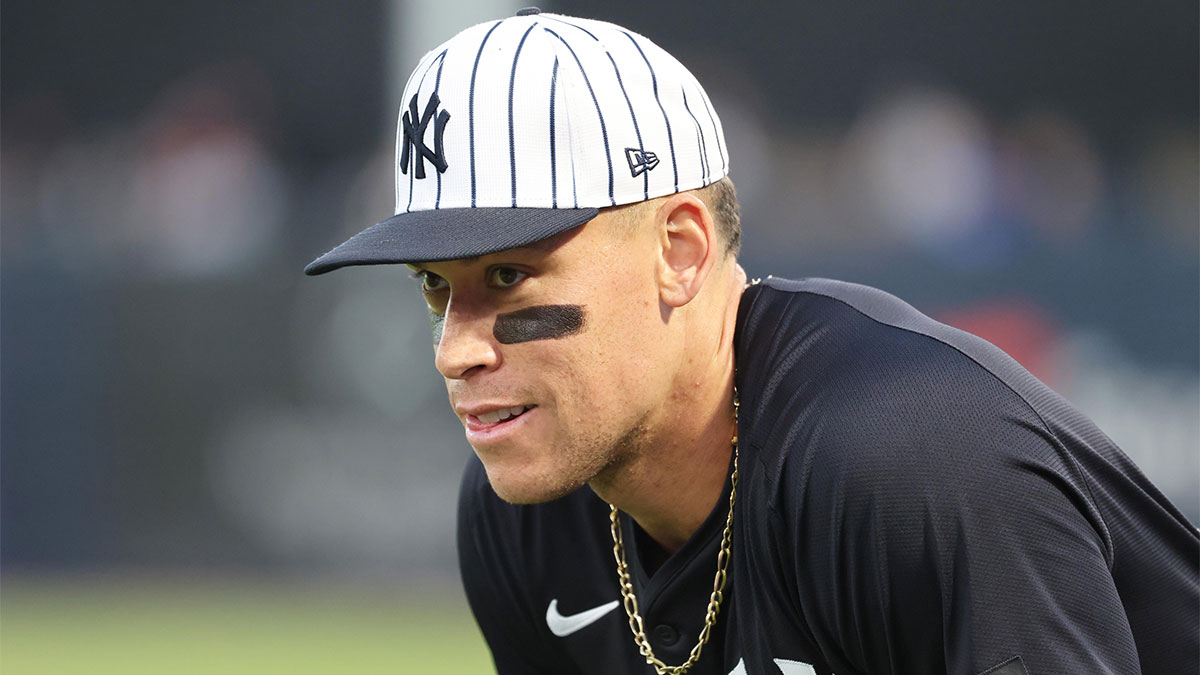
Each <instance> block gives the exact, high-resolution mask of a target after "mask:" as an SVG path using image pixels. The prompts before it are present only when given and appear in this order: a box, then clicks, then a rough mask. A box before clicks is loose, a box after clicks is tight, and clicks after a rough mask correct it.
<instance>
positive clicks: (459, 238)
mask: <svg viewBox="0 0 1200 675" xmlns="http://www.w3.org/2000/svg"><path fill="white" fill-rule="evenodd" d="M599 212H600V210H599V209H596V208H587V209H531V208H466V209H434V210H430V211H414V212H412V213H401V214H398V215H395V216H392V217H391V218H388V219H387V220H384V221H382V222H379V223H376V224H375V225H372V226H371V227H368V228H367V229H365V230H363V231H362V232H359V233H358V234H356V235H354V236H353V237H350V238H349V239H347V240H346V241H344V242H342V243H341V244H340V245H339V246H338V247H337V248H335V249H333V250H332V251H330V252H329V253H326V254H325V255H323V256H321V257H320V258H317V259H316V260H314V261H312V262H311V263H309V264H308V266H307V267H305V268H304V273H305V274H308V275H310V276H312V275H317V274H324V273H325V272H329V271H332V270H336V269H337V268H339V267H348V266H350V265H389V264H395V263H410V262H433V261H436V260H457V259H459V258H474V257H476V256H481V255H487V254H489V253H496V252H497V251H504V250H507V249H510V248H517V247H518V246H525V245H527V244H532V243H533V242H535V241H540V240H542V239H545V238H547V237H552V236H554V235H556V234H558V233H560V232H565V231H567V230H569V229H571V228H573V227H579V226H580V225H583V224H584V223H586V222H588V221H589V220H591V219H592V218H595V217H596V214H597V213H599Z"/></svg>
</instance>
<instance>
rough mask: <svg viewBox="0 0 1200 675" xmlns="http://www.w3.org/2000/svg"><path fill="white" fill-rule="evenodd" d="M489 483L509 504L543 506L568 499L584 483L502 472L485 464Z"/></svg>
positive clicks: (515, 471)
mask: <svg viewBox="0 0 1200 675" xmlns="http://www.w3.org/2000/svg"><path fill="white" fill-rule="evenodd" d="M483 466H484V469H485V470H486V471H487V476H488V482H489V483H491V484H492V490H494V491H495V492H496V495H497V496H498V497H500V499H503V500H504V501H506V502H508V503H509V504H541V503H544V502H550V501H554V500H555V499H560V498H562V497H566V496H567V495H569V494H571V493H572V492H574V491H576V490H578V489H579V488H581V487H583V481H573V482H572V481H565V480H562V479H561V478H559V479H558V480H555V479H554V478H552V477H545V476H538V475H531V474H529V473H525V472H522V471H520V470H519V469H518V470H500V469H496V468H494V467H492V466H489V465H488V464H487V462H484V465H483Z"/></svg>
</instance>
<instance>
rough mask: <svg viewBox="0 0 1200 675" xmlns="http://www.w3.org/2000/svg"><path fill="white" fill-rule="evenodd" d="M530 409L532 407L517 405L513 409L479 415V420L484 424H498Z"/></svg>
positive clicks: (502, 409)
mask: <svg viewBox="0 0 1200 675" xmlns="http://www.w3.org/2000/svg"><path fill="white" fill-rule="evenodd" d="M530 407H532V406H523V405H516V406H513V407H511V408H501V409H499V410H493V411H492V412H490V413H484V414H482V415H479V416H478V419H479V421H480V422H483V423H484V424H495V423H496V422H499V421H501V420H506V419H509V418H512V417H516V416H517V415H520V414H521V413H523V412H525V411H526V410H528V409H529V408H530Z"/></svg>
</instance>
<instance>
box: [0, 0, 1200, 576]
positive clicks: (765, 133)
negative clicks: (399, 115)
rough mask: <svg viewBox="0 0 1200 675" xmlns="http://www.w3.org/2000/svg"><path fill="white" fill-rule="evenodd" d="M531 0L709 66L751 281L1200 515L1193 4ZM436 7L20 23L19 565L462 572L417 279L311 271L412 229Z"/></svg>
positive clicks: (13, 68)
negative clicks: (850, 294) (1147, 479)
mask: <svg viewBox="0 0 1200 675" xmlns="http://www.w3.org/2000/svg"><path fill="white" fill-rule="evenodd" d="M543 8H544V9H547V10H550V9H555V10H559V11H564V12H568V13H576V14H582V15H587V16H592V17H596V18H604V19H610V20H614V21H617V22H620V23H623V24H625V25H627V26H629V27H630V28H633V29H634V30H637V31H638V32H641V33H644V34H646V35H648V36H650V37H651V38H652V39H654V40H655V41H656V42H658V43H659V44H661V45H662V46H664V47H665V48H667V49H668V50H669V51H672V52H673V53H675V54H676V55H677V56H679V57H680V58H681V60H683V61H684V62H685V63H686V64H687V65H688V66H689V67H691V68H692V69H693V70H694V71H695V72H696V73H697V75H698V76H699V77H700V79H701V81H702V82H704V83H705V84H706V86H707V88H708V90H709V93H710V94H711V96H712V98H713V99H714V103H715V105H716V107H717V110H718V111H719V112H720V114H721V117H722V120H723V122H724V126H725V129H726V134H727V136H728V140H729V145H730V147H731V152H732V167H733V168H732V176H733V178H734V180H735V182H736V183H737V185H738V188H739V192H740V194H741V198H742V202H743V216H744V220H745V228H746V235H745V249H744V256H743V262H744V264H745V266H746V267H747V270H748V271H749V272H750V273H751V275H752V276H765V275H766V274H775V275H778V276H831V277H837V278H843V279H847V280H850V281H858V282H862V283H868V284H872V285H876V286H879V287H881V288H884V289H885V290H888V291H891V292H893V293H896V294H898V295H900V296H902V297H904V298H905V299H907V300H908V301H910V302H911V303H912V304H914V305H916V306H917V307H918V308H919V309H921V310H923V311H926V312H927V313H930V314H932V315H934V316H935V317H937V318H939V319H941V320H944V321H947V322H949V323H951V324H954V325H957V326H959V327H962V328H965V329H967V330H971V331H973V332H976V333H978V334H980V335H983V336H984V337H986V338H987V339H989V340H991V341H993V342H995V343H996V344H998V345H1000V346H1001V347H1002V348H1004V349H1006V350H1007V351H1009V352H1010V353H1012V354H1013V355H1014V356H1015V357H1016V358H1017V359H1018V360H1020V361H1021V362H1022V363H1024V364H1025V365H1026V366H1027V367H1029V368H1030V369H1031V370H1033V371H1034V373H1035V374H1037V375H1038V376H1039V377H1041V378H1042V379H1044V380H1046V381H1047V382H1049V383H1050V384H1051V385H1052V386H1053V387H1055V388H1056V389H1058V390H1059V391H1061V392H1062V393H1064V394H1065V395H1066V396H1067V397H1068V398H1069V399H1071V400H1072V401H1074V402H1075V403H1076V404H1077V405H1078V406H1079V407H1081V408H1082V409H1083V410H1084V411H1085V412H1088V413H1089V414H1091V415H1092V416H1093V417H1094V418H1095V419H1096V420H1097V422H1098V423H1099V424H1100V426H1101V427H1102V428H1103V429H1105V430H1106V431H1107V432H1108V433H1109V434H1110V435H1112V436H1113V437H1114V438H1115V439H1116V440H1117V441H1118V442H1119V443H1120V444H1121V445H1122V446H1123V447H1124V448H1125V449H1126V451H1127V452H1128V453H1129V454H1130V455H1131V456H1133V457H1134V458H1135V459H1136V461H1137V462H1138V463H1139V464H1140V465H1141V466H1142V467H1143V469H1144V470H1145V471H1146V472H1147V473H1148V474H1149V475H1150V476H1151V477H1152V478H1153V479H1154V480H1155V481H1156V482H1157V483H1158V484H1159V485H1160V486H1161V487H1162V488H1163V489H1164V491H1166V492H1167V493H1168V494H1169V495H1170V496H1171V497H1172V499H1173V500H1174V501H1175V502H1176V504H1177V505H1178V506H1179V507H1180V508H1181V509H1182V510H1183V511H1184V512H1185V513H1187V514H1188V515H1189V517H1191V518H1192V519H1193V521H1195V520H1197V518H1198V517H1200V497H1198V496H1197V495H1198V488H1197V485H1198V483H1200V479H1198V478H1197V471H1198V469H1197V450H1198V448H1197V438H1200V422H1198V421H1197V420H1198V416H1197V410H1198V409H1200V375H1198V370H1200V355H1198V352H1197V346H1198V344H1200V289H1198V287H1197V279H1198V278H1200V274H1198V272H1200V269H1198V262H1197V261H1198V258H1200V244H1198V234H1197V223H1198V220H1200V216H1198V211H1197V209H1198V207H1197V189H1196V186H1197V184H1198V183H1200V170H1198V160H1197V147H1198V144H1197V139H1198V136H1197V100H1198V98H1200V97H1198V96H1197V94H1198V85H1197V81H1198V75H1197V60H1196V58H1195V57H1196V54H1197V53H1198V45H1197V34H1198V28H1197V16H1196V12H1195V7H1194V4H1187V3H1182V2H1180V3H1156V4H1155V5H1154V6H1153V7H1146V6H1135V5H1128V4H1127V3H1125V4H1118V3H1101V4H1094V5H1089V6H1088V8H1087V9H1086V11H1081V10H1080V9H1079V7H1078V5H1077V4H1074V3H1066V2H1060V1H1054V2H1043V3H1038V4H1037V5H1036V6H1012V5H986V4H985V5H972V6H956V7H949V8H947V7H933V6H931V7H927V8H920V7H917V8H914V7H911V6H905V7H903V8H901V7H891V6H880V7H876V6H870V5H858V4H856V5H853V6H851V5H845V4H828V3H824V4H821V3H809V4H792V3H788V4H783V3H780V4H779V5H778V6H774V5H773V6H770V7H765V6H764V7H759V8H739V7H737V6H734V5H730V4H728V3H720V4H718V3H715V2H699V3H683V2H659V3H653V4H647V3H633V2H625V1H614V2H609V3H605V4H603V5H602V6H586V5H584V4H583V3H579V2H559V3H556V4H554V5H553V6H551V5H545V6H543ZM427 10H428V6H409V5H405V4H404V3H396V4H383V3H378V2H362V3H353V4H345V3H319V2H312V1H304V2H294V3H287V4H286V5H282V6H281V5H279V4H278V3H267V2H264V1H262V0H247V1H243V2H236V3H234V2H211V1H206V2H198V1H193V0H186V1H183V2H175V3H167V4H163V3H151V2H147V1H132V2H123V3H116V4H113V3H105V4H100V5H98V4H95V3H85V2H57V3H34V2H28V1H16V0H10V1H9V2H6V3H4V6H3V8H2V10H0V11H2V15H0V16H2V19H3V20H2V21H0V30H2V39H0V46H2V49H3V58H2V59H0V69H2V77H0V87H2V89H3V92H2V95H0V190H2V195H0V310H2V312H3V315H2V317H0V563H2V564H3V566H4V569H5V571H6V572H8V571H14V570H16V571H35V572H37V571H48V570H60V569H83V570H109V569H138V570H160V569H161V570H185V571H188V570H190V571H204V572H210V571H214V570H215V571H253V572H266V573H287V572H294V571H322V572H334V573H339V574H351V575H362V574H376V573H380V572H383V573H386V574H403V573H414V574H416V573H431V572H439V571H441V572H445V571H446V570H451V573H452V570H453V568H454V562H453V561H454V557H453V537H452V531H453V522H454V516H453V505H454V501H455V494H456V490H457V482H458V474H459V470H460V468H461V467H462V465H463V463H464V462H465V461H466V459H467V457H468V456H469V453H470V449H469V447H468V446H467V445H466V443H465V441H464V440H463V438H462V432H461V429H460V428H459V427H458V424H457V421H456V420H455V419H454V417H453V415H452V414H451V413H450V411H449V409H448V406H447V405H446V403H445V399H444V390H443V389H442V384H441V380H440V378H439V377H438V376H437V374H436V372H435V371H434V369H433V367H432V358H431V357H432V349H431V346H430V343H429V334H428V328H427V323H426V320H425V317H424V310H423V308H422V303H421V301H420V299H419V297H418V295H417V293H416V289H415V288H414V287H413V286H412V284H411V282H410V281H409V280H408V279H407V274H406V273H405V271H404V270H403V269H358V270H349V271H344V272H339V273H336V274H333V275H330V276H328V277H322V278H320V279H309V278H305V277H303V276H302V274H301V269H302V267H303V265H304V264H305V263H306V262H308V261H309V260H310V259H311V258H313V257H315V256H316V255H317V254H319V253H321V252H323V251H324V250H326V249H328V248H329V247H330V246H332V245H333V244H335V243H337V242H339V241H341V239H342V238H344V237H345V236H346V235H348V234H350V233H352V232H355V231H357V230H359V229H361V228H362V227H365V226H366V225H369V224H371V223H373V222H375V221H376V220H379V219H380V218H382V217H385V216H387V215H390V214H391V212H392V206H393V205H392V203H391V199H392V176H391V171H392V161H393V160H392V157H391V152H392V148H393V147H394V145H393V144H394V138H393V137H392V134H393V133H394V119H392V118H391V114H390V113H388V114H381V113H380V111H381V110H391V109H393V108H394V107H395V106H396V104H397V103H398V102H397V101H393V100H387V99H388V98H394V97H395V96H397V95H398V89H397V85H396V83H395V82H394V81H391V80H392V79H394V78H395V77H397V75H396V74H397V73H402V75H400V76H401V77H403V76H404V75H406V74H407V72H408V69H409V68H410V67H411V63H405V64H401V65H397V64H396V63H394V61H395V60H396V58H398V57H395V56H394V55H397V54H420V53H423V52H424V51H425V50H427V49H429V48H432V47H433V46H434V45H436V44H437V43H438V42H440V41H442V40H444V39H446V38H447V37H449V35H450V32H452V29H445V30H447V31H449V32H446V34H444V35H441V34H438V35H433V34H429V33H432V32H437V31H435V30H430V31H425V32H423V31H408V30H406V27H405V21H406V19H404V17H406V16H420V15H422V14H423V13H424V14H428V11H427ZM472 11H475V12H485V9H483V8H480V7H475V8H474V9H473V10H472ZM486 17H487V15H486V14H484V15H483V16H479V17H475V18H478V19H479V20H482V19H483V18H486ZM475 18H472V19H466V20H464V21H473V20H475ZM464 25H465V24H464ZM410 42H411V43H415V44H410Z"/></svg>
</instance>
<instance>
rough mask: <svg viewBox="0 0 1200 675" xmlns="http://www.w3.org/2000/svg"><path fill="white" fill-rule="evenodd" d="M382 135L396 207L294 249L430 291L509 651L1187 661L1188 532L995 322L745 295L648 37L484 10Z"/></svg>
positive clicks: (495, 646)
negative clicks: (1001, 341)
mask: <svg viewBox="0 0 1200 675" xmlns="http://www.w3.org/2000/svg"><path fill="white" fill-rule="evenodd" d="M399 127H400V128H399V134H398V136H399V137H398V142H397V173H396V178H397V183H396V188H397V209H396V210H397V215H396V216H395V217H393V218H390V219H388V220H385V221H383V222H382V223H379V224H377V225H375V226H374V227H372V228H369V229H367V230H365V231H364V232H362V233H360V234H358V235H356V236H355V237H353V238H351V239H350V240H348V241H347V242H345V243H343V244H342V245H341V246H339V247H337V248H335V249H334V250H332V251H331V252H329V253H328V254H326V255H325V256H322V257H321V258H319V259H318V260H316V261H314V262H313V263H312V264H311V265H310V266H309V267H308V269H307V271H308V272H309V273H310V274H319V273H322V272H325V271H328V270H331V269H335V268H337V267H341V266H345V265H362V264H384V263H407V264H409V265H410V266H411V267H412V268H413V269H414V270H415V276H416V277H417V279H419V280H420V282H421V285H422V290H423V293H424V295H425V298H426V299H427V301H428V303H429V307H430V310H431V316H432V321H433V332H434V344H435V348H436V365H437V368H438V370H439V371H440V372H441V373H442V375H443V376H444V377H445V379H446V387H447V391H448V393H449V398H450V404H451V406H452V407H453V409H454V411H455V413H456V414H457V415H458V417H459V418H460V420H461V421H462V423H463V426H464V427H465V430H466V436H467V440H468V441H469V442H470V444H471V446H472V447H473V448H474V449H475V453H476V454H477V455H478V458H479V460H480V461H479V462H472V463H471V464H470V466H469V467H468V468H467V471H466V474H465V476H464V478H463V483H462V491H461V495H460V506H459V533H458V535H459V554H460V563H461V568H462V574H463V581H464V584H465V587H466V591H467V597H468V599H469V601H470V603H471V607H472V609H473V611H474V613H475V616H476V618H477V620H478V622H479V625H480V627H481V629H482V631H483V634H484V636H485V638H486V639H487V642H488V644H489V646H490V647H491V649H492V653H493V655H494V658H495V662H496V667H497V669H498V670H499V671H500V672H501V673H606V674H607V673H646V672H660V673H666V672H675V673H682V672H688V673H720V674H722V675H724V674H726V673H762V674H766V673H785V674H789V675H790V674H796V673H813V672H815V673H840V674H843V675H845V674H848V673H938V672H953V673H968V674H975V673H989V674H990V675H1014V674H1017V673H1021V674H1026V673H1030V674H1038V673H1101V672H1105V673H1136V672H1147V673H1168V672H1171V673H1183V672H1195V670H1196V668H1197V637H1196V626H1197V604H1198V601H1200V599H1198V593H1197V586H1198V582H1197V569H1196V564H1197V558H1198V556H1200V538H1198V536H1197V532H1196V530H1195V528H1194V527H1192V526H1191V525H1190V524H1189V523H1188V522H1187V521H1186V520H1185V519H1184V517H1183V516H1181V515H1180V514H1179V512H1178V511H1177V510H1176V509H1175V508H1174V507H1173V506H1172V505H1171V504H1170V503H1169V502H1168V501H1167V500H1166V499H1165V498H1164V497H1163V496H1162V495H1161V494H1160V493H1159V492H1158V491H1157V490H1156V489H1155V488H1154V486H1153V485H1151V484H1150V483H1149V482H1148V481H1147V480H1146V479H1145V478H1144V477H1143V476H1142V474H1141V473H1140V472H1139V471H1138V469H1137V468H1136V467H1135V466H1134V465H1133V464H1132V463H1131V462H1130V461H1129V460H1128V459H1127V458H1126V457H1125V455H1123V454H1122V453H1121V451H1120V450H1119V449H1117V448H1116V447H1115V446H1114V445H1113V444H1112V442H1111V441H1109V440H1108V439H1107V438H1106V437H1104V435H1103V434H1101V433H1100V432H1099V431H1098V430H1096V428H1095V427H1094V426H1093V425H1092V424H1091V423H1090V422H1088V421H1087V420H1086V419H1085V418H1083V417H1082V416H1081V415H1080V414H1079V413H1077V412H1076V411H1074V410H1073V409H1072V408H1071V407H1070V406H1069V405H1068V404H1067V403H1065V402H1064V401H1063V400H1062V399H1060V398H1059V397H1057V396H1056V395H1055V394H1054V393H1053V392H1051V391H1050V390H1048V389H1047V388H1046V387H1045V386H1044V385H1042V384H1041V383H1040V382H1038V381H1037V380H1035V379H1034V378H1033V377H1032V376H1031V375H1029V373H1027V372H1026V371H1024V370H1023V369H1022V368H1021V367H1020V366H1018V365H1017V364H1016V363H1015V362H1014V361H1012V360H1011V359H1009V358H1008V357H1007V356H1005V355H1004V354H1003V353H1001V352H1000V351H998V350H997V349H995V348H994V347H992V346H991V345H989V344H987V343H985V342H983V341H982V340H979V339H977V338H975V337H973V336H970V335H967V334H965V333H962V332H960V331H956V330H954V329H952V328H949V327H947V326H944V325H941V324H938V323H936V322H934V321H932V320H931V319H929V318H927V317H925V316H923V315H921V314H919V313H918V312H916V311H915V310H914V309H912V308H911V307H909V306H908V305H906V304H904V303H902V302H901V301H899V300H897V299H896V298H893V297H891V296H889V295H887V294H885V293H883V292H881V291H877V290H874V289H870V288H866V287H862V286H856V285H852V284H845V283H840V282H834V281H828V280H804V281H784V280H775V279H767V280H766V281H763V282H761V283H758V282H755V283H751V284H747V283H746V275H745V273H744V272H743V270H742V268H741V267H740V266H739V265H738V263H737V259H736V255H737V251H738V244H739V237H740V225H739V222H738V216H737V202H736V196H735V194H734V190H733V186H732V183H730V182H729V179H728V177H727V173H728V166H729V156H728V152H727V149H726V147H725V141H724V138H723V134H722V131H721V125H720V122H719V120H718V118H717V115H716V113H715V111H714V110H713V109H712V106H711V104H710V102H709V100H708V98H707V96H706V95H705V93H704V91H703V89H702V88H701V87H700V85H699V83H698V82H696V80H695V78H694V77H692V75H691V74H690V73H689V72H688V71H687V70H686V69H685V68H684V67H683V66H682V65H681V64H679V62H678V61H676V60H675V59H674V58H672V57H671V56H670V55H669V54H667V53H666V52H664V51H662V50H661V49H660V48H658V47H657V46H655V45H654V44H653V43H651V42H650V41H649V40H647V39H646V38H644V37H642V36H640V35H637V34H634V33H632V32H630V31H627V30H625V29H623V28H620V27H618V26H614V25H611V24H606V23H602V22H597V21H589V20H584V19H576V18H570V17H564V16H555V15H550V14H542V13H539V12H538V11H537V10H536V9H529V10H522V11H521V12H519V13H518V15H517V16H515V17H510V18H508V19H504V20H500V21H494V22H489V23H486V24H481V25H479V26H475V27H472V28H469V29H467V30H465V31H463V32H462V33H460V34H459V35H457V36H455V37H454V38H452V39H451V40H449V41H448V42H446V43H445V44H443V45H442V46H440V47H438V48H436V49H434V50H433V51H431V52H429V54H427V55H426V56H425V57H424V59H422V61H421V62H420V64H418V66H417V68H416V70H415V71H414V72H413V75H412V77H411V78H410V80H409V83H408V86H407V87H406V89H405V93H404V101H403V108H402V111H401V118H400V123H399Z"/></svg>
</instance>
